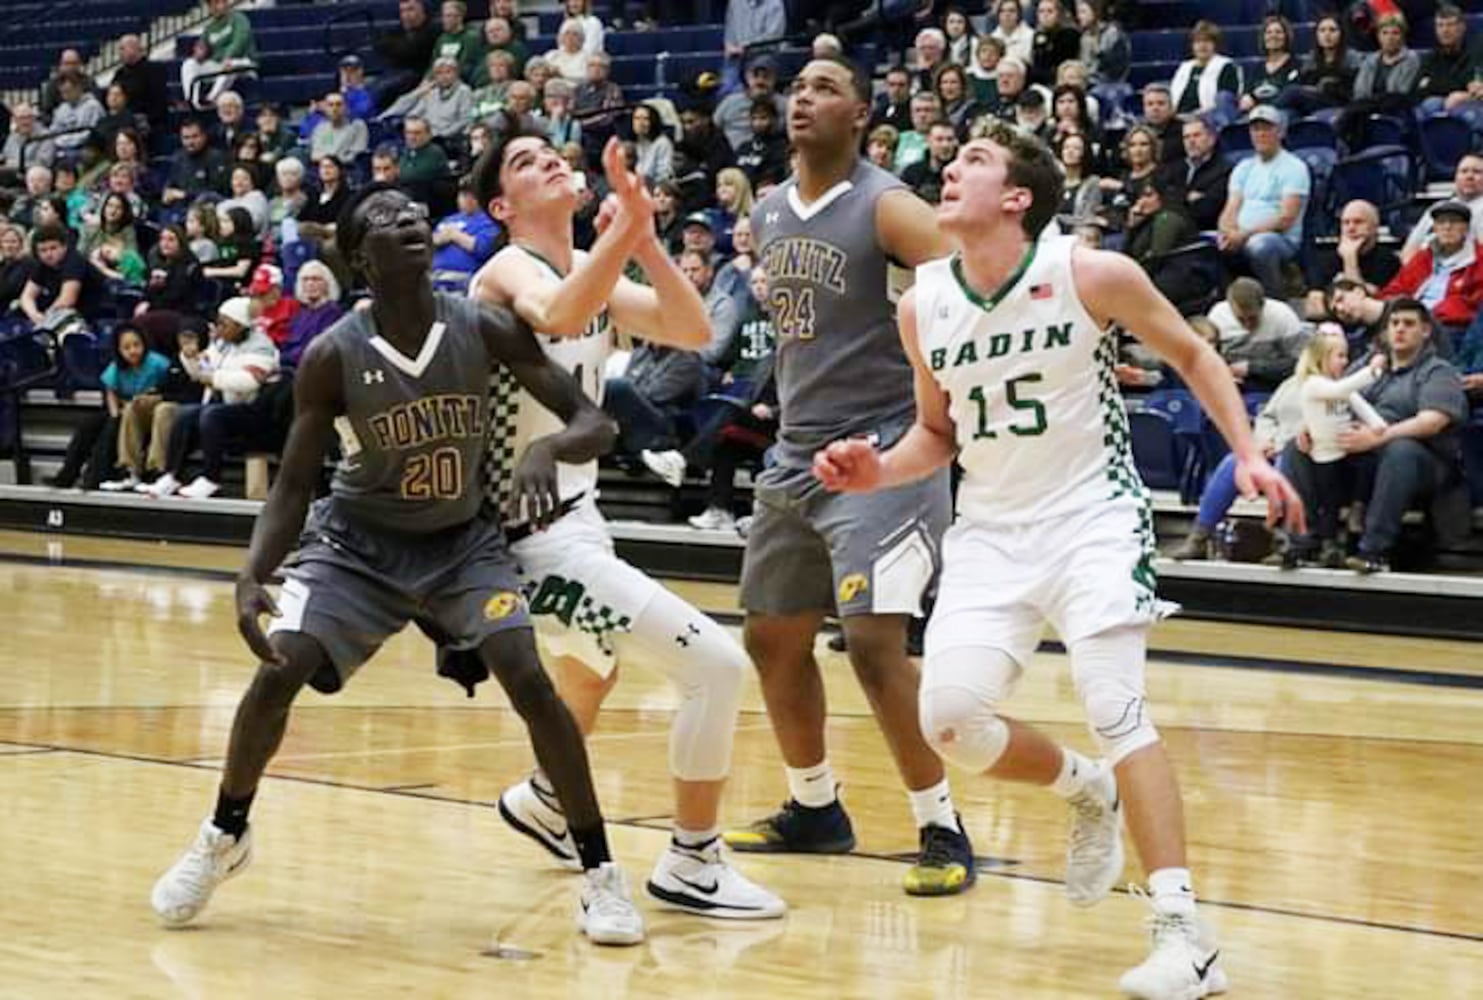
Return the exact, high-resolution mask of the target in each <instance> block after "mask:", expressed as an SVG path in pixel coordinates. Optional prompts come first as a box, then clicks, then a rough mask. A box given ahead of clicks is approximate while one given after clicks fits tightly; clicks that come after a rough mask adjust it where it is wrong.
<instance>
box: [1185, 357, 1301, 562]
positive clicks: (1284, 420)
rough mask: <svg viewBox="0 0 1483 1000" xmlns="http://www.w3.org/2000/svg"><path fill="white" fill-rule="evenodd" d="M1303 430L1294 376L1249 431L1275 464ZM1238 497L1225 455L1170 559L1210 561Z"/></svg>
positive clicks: (1231, 460)
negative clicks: (1191, 524) (1219, 529)
mask: <svg viewBox="0 0 1483 1000" xmlns="http://www.w3.org/2000/svg"><path fill="white" fill-rule="evenodd" d="M1302 430H1303V400H1302V379H1301V378H1300V377H1299V376H1298V375H1297V374H1293V375H1291V376H1289V377H1288V378H1287V379H1286V380H1284V381H1283V382H1282V384H1281V385H1279V386H1278V387H1277V390H1276V391H1275V392H1273V393H1272V395H1271V397H1270V398H1268V400H1267V401H1266V402H1265V403H1263V404H1262V408H1261V409H1260V410H1259V411H1258V412H1257V415H1256V422H1255V425H1254V426H1253V427H1252V439H1253V441H1254V442H1255V444H1256V446H1257V447H1258V448H1260V449H1261V451H1262V454H1263V455H1264V456H1265V457H1266V458H1267V460H1268V461H1277V459H1278V456H1280V455H1282V454H1283V450H1284V449H1285V448H1286V447H1287V445H1288V443H1289V442H1291V441H1292V440H1293V439H1295V438H1296V437H1297V436H1298V434H1299V433H1301V432H1302ZM1284 471H1285V470H1284ZM1238 496H1240V493H1239V492H1238V491H1237V489H1236V456H1235V455H1234V454H1229V453H1228V454H1227V455H1226V456H1225V457H1224V458H1223V459H1221V461H1220V464H1219V465H1217V466H1216V467H1215V469H1214V470H1212V471H1211V473H1210V475H1209V477H1208V478H1207V479H1206V480H1205V488H1204V490H1203V491H1201V493H1200V505H1199V510H1198V512H1197V513H1196V514H1195V523H1194V527H1193V528H1191V529H1190V533H1189V534H1188V535H1186V536H1185V537H1184V540H1183V541H1181V542H1180V543H1179V545H1178V546H1176V547H1175V548H1174V549H1172V550H1171V551H1170V552H1169V558H1171V559H1178V560H1181V561H1185V562H1189V561H1195V560H1201V559H1209V558H1210V557H1211V556H1212V555H1213V554H1214V553H1213V548H1214V546H1213V542H1214V540H1215V529H1216V527H1217V526H1218V525H1219V524H1220V522H1221V521H1222V520H1223V519H1224V518H1225V516H1226V513H1227V512H1228V511H1230V509H1231V506H1232V505H1233V504H1235V502H1236V498H1237V497H1238Z"/></svg>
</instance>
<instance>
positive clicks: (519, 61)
mask: <svg viewBox="0 0 1483 1000" xmlns="http://www.w3.org/2000/svg"><path fill="white" fill-rule="evenodd" d="M480 44H481V46H482V51H483V52H484V53H486V54H487V53H490V52H496V51H498V52H508V53H510V57H511V58H512V59H514V60H515V65H514V67H513V70H512V73H511V76H513V77H514V78H515V79H517V80H518V79H520V77H522V76H523V75H524V74H525V61H526V60H527V59H529V58H530V50H529V49H528V48H526V46H525V43H524V42H522V41H521V40H520V39H519V38H518V37H517V36H516V35H515V29H514V27H513V26H511V24H510V22H509V21H508V20H506V19H505V18H503V17H498V16H491V17H490V18H489V20H487V21H485V22H484V37H483V38H482V39H481V40H480ZM481 69H482V70H483V72H480V73H477V74H476V75H475V78H474V80H473V85H474V86H475V87H482V86H484V85H485V84H486V83H488V82H489V77H488V64H487V63H485V64H483V65H481Z"/></svg>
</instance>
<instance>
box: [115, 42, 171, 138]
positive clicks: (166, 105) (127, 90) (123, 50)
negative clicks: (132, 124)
mask: <svg viewBox="0 0 1483 1000" xmlns="http://www.w3.org/2000/svg"><path fill="white" fill-rule="evenodd" d="M118 58H119V66H118V69H116V70H114V73H113V82H114V83H116V84H118V85H119V86H121V87H123V88H124V94H125V95H127V97H128V102H129V110H130V111H132V112H134V113H135V114H137V115H143V116H144V117H145V118H146V119H148V121H149V124H150V127H151V128H152V129H160V128H163V127H164V124H165V115H166V114H167V113H168V111H169V109H170V93H169V89H168V87H167V84H166V76H165V66H164V64H162V63H156V62H150V61H149V53H148V52H147V51H146V50H145V48H144V43H143V41H142V40H141V39H140V38H139V36H138V35H133V34H129V35H124V36H123V37H122V38H120V39H119V40H118Z"/></svg>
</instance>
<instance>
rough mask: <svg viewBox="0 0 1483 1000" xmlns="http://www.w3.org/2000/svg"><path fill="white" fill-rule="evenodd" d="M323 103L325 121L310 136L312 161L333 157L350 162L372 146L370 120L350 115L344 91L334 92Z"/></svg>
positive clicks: (327, 95) (326, 96)
mask: <svg viewBox="0 0 1483 1000" xmlns="http://www.w3.org/2000/svg"><path fill="white" fill-rule="evenodd" d="M321 106H322V107H323V109H324V120H323V121H321V122H320V123H319V124H318V125H316V126H314V132H313V133H312V134H311V135H310V136H309V158H310V159H311V160H322V159H324V158H325V157H326V156H333V157H334V158H335V159H337V160H339V161H340V162H342V163H349V162H350V161H351V160H353V159H355V158H356V157H357V156H359V155H360V154H361V153H364V152H365V151H366V150H367V149H368V148H370V145H371V137H370V132H369V131H368V130H367V129H366V123H365V122H363V121H360V120H358V119H355V118H352V117H350V106H349V104H348V102H347V101H346V100H345V95H344V94H342V93H340V92H339V91H335V90H332V91H330V92H329V93H328V94H326V95H325V97H324V101H323V102H322V104H321Z"/></svg>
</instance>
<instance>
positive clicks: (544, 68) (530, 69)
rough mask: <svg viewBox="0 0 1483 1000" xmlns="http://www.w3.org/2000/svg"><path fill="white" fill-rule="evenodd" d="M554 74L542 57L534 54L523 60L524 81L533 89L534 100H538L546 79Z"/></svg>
mask: <svg viewBox="0 0 1483 1000" xmlns="http://www.w3.org/2000/svg"><path fill="white" fill-rule="evenodd" d="M555 75H556V71H555V70H553V69H552V68H551V64H550V63H548V62H547V61H546V60H545V58H544V57H542V56H536V57H535V58H533V59H527V60H526V61H525V82H526V83H528V84H530V85H531V87H532V88H533V89H534V90H535V97H536V100H537V101H539V100H540V97H541V92H542V91H543V90H545V89H546V81H548V80H550V79H551V77H553V76H555Z"/></svg>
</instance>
